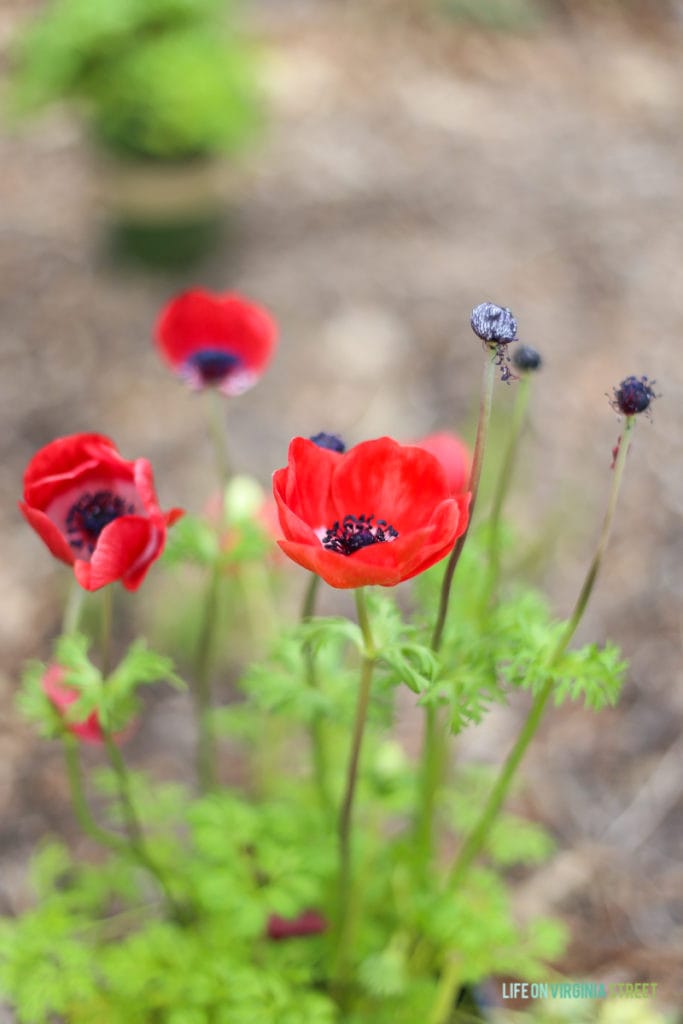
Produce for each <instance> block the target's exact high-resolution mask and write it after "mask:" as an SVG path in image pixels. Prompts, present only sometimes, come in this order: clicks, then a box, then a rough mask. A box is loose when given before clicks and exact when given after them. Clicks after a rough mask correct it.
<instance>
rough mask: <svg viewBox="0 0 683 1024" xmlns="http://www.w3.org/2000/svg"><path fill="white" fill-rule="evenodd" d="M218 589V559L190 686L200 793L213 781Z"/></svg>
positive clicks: (206, 604)
mask: <svg viewBox="0 0 683 1024" xmlns="http://www.w3.org/2000/svg"><path fill="white" fill-rule="evenodd" d="M219 590H220V566H219V564H218V561H215V562H214V564H213V565H212V567H211V575H210V576H209V581H208V585H207V589H206V595H205V598H204V610H203V615H202V622H201V626H200V630H199V637H198V638H197V652H196V661H195V672H194V687H193V690H192V693H193V697H194V708H195V720H196V724H197V778H198V781H199V788H200V790H201V792H202V793H205V792H207V790H209V789H212V788H213V787H214V786H215V784H216V737H215V733H214V728H213V716H212V704H213V702H212V694H211V667H212V661H213V658H212V654H213V646H214V639H215V632H216V624H217V621H218V597H219Z"/></svg>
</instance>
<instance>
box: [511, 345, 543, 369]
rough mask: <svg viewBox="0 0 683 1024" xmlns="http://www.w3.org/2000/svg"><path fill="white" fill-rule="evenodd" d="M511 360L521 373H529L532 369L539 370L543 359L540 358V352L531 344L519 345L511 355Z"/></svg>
mask: <svg viewBox="0 0 683 1024" xmlns="http://www.w3.org/2000/svg"><path fill="white" fill-rule="evenodd" d="M512 362H513V364H514V367H515V369H516V370H521V371H522V372H523V373H530V372H533V371H534V370H540V368H541V366H542V364H543V360H542V359H541V353H540V352H537V351H536V349H535V348H532V347H531V345H520V346H519V348H518V349H516V350H515V353H514V355H513V357H512Z"/></svg>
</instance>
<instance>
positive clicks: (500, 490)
mask: <svg viewBox="0 0 683 1024" xmlns="http://www.w3.org/2000/svg"><path fill="white" fill-rule="evenodd" d="M530 393H531V375H530V374H528V373H525V374H523V376H522V379H521V380H520V382H519V384H518V386H517V394H516V396H515V404H514V408H513V410H512V417H511V420H510V424H509V427H508V435H507V444H506V446H505V452H504V453H503V462H502V465H501V469H500V473H499V474H498V479H497V481H496V489H495V492H494V495H493V504H492V506H491V516H490V519H489V551H488V554H489V585H488V587H487V588H486V599H487V600H488V599H489V595H490V594H491V592H492V591H493V590H494V588H495V586H496V584H497V582H498V578H499V576H500V519H501V513H502V511H503V506H504V504H505V499H506V497H507V493H508V490H509V487H510V481H511V479H512V471H513V469H514V466H515V459H516V457H517V448H518V442H519V438H520V435H521V433H522V428H523V426H524V421H525V419H526V413H527V409H528V407H529V397H530Z"/></svg>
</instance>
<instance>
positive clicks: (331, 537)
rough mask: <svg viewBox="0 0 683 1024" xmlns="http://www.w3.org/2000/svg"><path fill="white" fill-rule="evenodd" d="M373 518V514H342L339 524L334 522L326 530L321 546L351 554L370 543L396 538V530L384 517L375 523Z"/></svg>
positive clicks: (384, 541)
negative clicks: (342, 517)
mask: <svg viewBox="0 0 683 1024" xmlns="http://www.w3.org/2000/svg"><path fill="white" fill-rule="evenodd" d="M374 518H375V517H374V515H372V516H344V519H343V520H342V522H341V524H340V523H339V522H336V523H334V524H333V525H332V526H331V527H330V529H329V530H328V531H327V533H326V534H325V536H324V537H323V539H322V545H323V547H324V548H327V550H328V551H336V552H337V553H338V554H340V555H352V554H353V553H354V551H359V550H360V549H361V548H367V547H369V546H370V545H371V544H385V543H387V542H388V541H392V540H396V538H397V537H398V530H395V529H394V527H393V526H390V525H389V523H387V521H386V519H378V520H377V522H376V523H375V522H374Z"/></svg>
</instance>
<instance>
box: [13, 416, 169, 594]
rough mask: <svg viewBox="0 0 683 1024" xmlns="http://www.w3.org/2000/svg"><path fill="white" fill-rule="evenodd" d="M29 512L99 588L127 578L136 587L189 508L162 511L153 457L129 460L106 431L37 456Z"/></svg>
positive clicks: (25, 507) (31, 468)
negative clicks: (152, 465) (150, 460)
mask: <svg viewBox="0 0 683 1024" xmlns="http://www.w3.org/2000/svg"><path fill="white" fill-rule="evenodd" d="M24 480H25V493H24V502H23V503H21V504H20V506H19V507H20V508H21V511H22V513H23V515H24V516H25V518H26V520H27V521H28V522H29V524H30V525H31V526H32V527H33V528H34V529H35V530H36V532H37V533H38V534H39V536H40V537H41V538H42V540H43V541H44V542H45V544H46V545H47V547H48V548H49V550H50V551H51V553H52V554H53V555H55V556H56V557H57V558H59V559H61V560H62V561H64V562H67V563H70V564H73V565H74V572H75V575H76V578H77V580H78V581H79V583H80V584H81V585H82V586H83V587H85V588H86V589H87V590H97V589H98V588H99V587H103V586H105V585H106V584H107V583H112V582H114V581H115V580H117V579H120V580H121V581H122V583H123V585H124V586H125V587H127V588H128V589H129V590H135V589H137V587H138V586H139V585H140V583H141V582H142V580H143V578H144V576H145V574H146V572H147V570H148V569H149V566H150V564H151V563H152V562H153V561H154V560H155V559H156V558H158V556H159V555H160V554H161V551H162V550H163V547H164V543H165V540H166V530H167V528H168V527H169V526H170V525H172V523H174V522H175V521H176V520H177V519H178V518H179V517H180V516H181V515H182V514H183V513H182V510H181V509H171V510H169V511H168V512H162V511H161V509H160V508H159V503H158V500H157V496H156V491H155V489H154V479H153V475H152V467H151V466H150V464H149V462H148V461H147V459H137V460H135V461H134V462H130V461H127V460H126V459H124V458H122V456H121V455H120V454H119V453H118V451H117V450H116V448H115V447H114V444H113V442H112V441H110V440H109V438H107V437H103V436H102V435H100V434H75V435H73V436H71V437H63V438H58V439H57V440H56V441H53V442H52V443H51V444H48V445H46V446H45V447H44V448H42V449H41V450H40V451H39V452H37V453H36V455H35V456H34V457H33V459H31V462H30V463H29V465H28V467H27V469H26V473H25V476H24Z"/></svg>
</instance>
